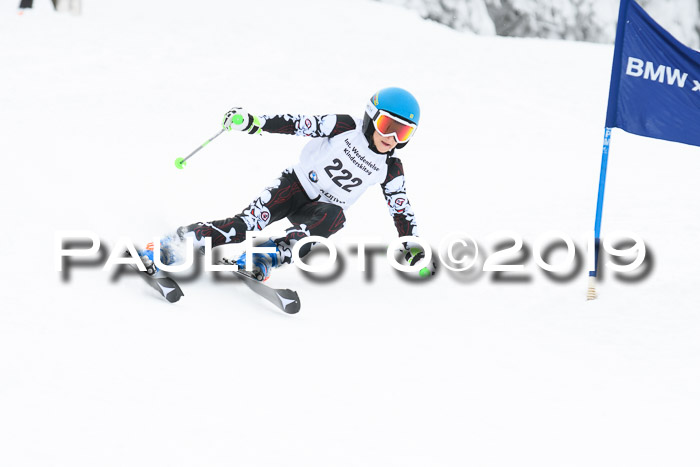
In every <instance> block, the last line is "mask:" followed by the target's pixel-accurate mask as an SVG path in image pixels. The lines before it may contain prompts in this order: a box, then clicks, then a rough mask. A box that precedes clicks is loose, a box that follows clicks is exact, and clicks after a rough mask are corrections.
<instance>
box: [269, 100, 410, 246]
mask: <svg viewBox="0 0 700 467" xmlns="http://www.w3.org/2000/svg"><path fill="white" fill-rule="evenodd" d="M259 118H260V123H261V124H262V130H263V131H264V132H267V133H282V134H288V135H298V136H310V137H312V138H314V139H313V140H312V141H310V142H309V143H308V144H307V145H306V146H305V147H304V148H303V149H302V151H301V156H300V158H299V162H298V163H297V164H296V165H295V166H294V167H293V169H294V172H295V173H296V175H297V178H298V179H299V181H300V182H301V184H302V186H303V187H304V190H305V191H306V194H307V195H308V196H309V198H311V199H319V200H323V201H324V202H327V203H332V204H335V205H337V206H340V207H342V208H343V209H347V208H348V207H350V206H351V205H352V204H353V203H354V202H355V201H357V199H358V198H359V197H360V196H361V195H362V194H363V193H364V192H365V191H366V190H367V188H369V187H370V186H372V185H375V184H377V183H380V184H381V187H382V191H383V192H384V198H385V199H386V202H387V204H388V206H389V211H390V213H391V215H392V217H393V219H394V225H395V226H396V230H397V231H398V233H399V236H406V235H414V236H417V235H418V232H417V226H416V221H415V215H414V213H413V208H412V207H411V204H410V203H409V201H408V197H407V196H406V187H405V181H404V172H403V165H402V164H401V161H400V160H399V159H398V158H397V157H394V156H393V151H391V152H389V153H386V154H380V153H377V152H375V151H374V150H372V149H371V148H370V145H369V142H368V141H367V138H365V135H364V134H363V133H362V121H361V120H358V119H355V118H353V117H351V116H350V115H334V114H331V115H314V116H306V115H289V114H285V115H262V116H260V117H259Z"/></svg>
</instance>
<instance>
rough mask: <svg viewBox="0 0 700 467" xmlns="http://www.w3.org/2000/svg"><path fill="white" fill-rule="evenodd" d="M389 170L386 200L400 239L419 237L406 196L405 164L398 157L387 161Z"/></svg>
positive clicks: (385, 188)
mask: <svg viewBox="0 0 700 467" xmlns="http://www.w3.org/2000/svg"><path fill="white" fill-rule="evenodd" d="M387 164H388V166H389V167H388V170H387V174H386V180H384V183H382V191H383V192H384V198H385V199H386V202H387V205H388V206H389V212H390V213H391V216H392V217H393V218H394V225H395V226H396V230H397V232H398V233H399V237H403V236H406V235H413V236H416V237H417V236H418V226H417V225H416V218H415V214H414V213H413V208H412V207H411V203H410V202H409V201H408V197H407V196H406V185H405V180H404V173H403V164H402V163H401V160H399V159H398V158H396V157H389V158H388V160H387Z"/></svg>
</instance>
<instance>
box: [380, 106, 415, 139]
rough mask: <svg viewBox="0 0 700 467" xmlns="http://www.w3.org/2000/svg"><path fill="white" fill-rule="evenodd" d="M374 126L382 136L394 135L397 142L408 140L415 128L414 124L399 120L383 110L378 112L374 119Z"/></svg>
mask: <svg viewBox="0 0 700 467" xmlns="http://www.w3.org/2000/svg"><path fill="white" fill-rule="evenodd" d="M374 127H375V128H376V129H377V131H378V132H379V134H381V135H382V136H391V135H394V136H395V137H396V141H398V142H399V143H405V142H406V141H408V140H409V139H410V138H411V136H413V132H414V131H415V130H416V126H415V125H413V124H409V123H404V122H400V121H398V120H396V119H395V118H394V117H392V116H391V115H388V114H385V113H383V112H380V113H379V116H378V117H377V119H376V120H375V121H374Z"/></svg>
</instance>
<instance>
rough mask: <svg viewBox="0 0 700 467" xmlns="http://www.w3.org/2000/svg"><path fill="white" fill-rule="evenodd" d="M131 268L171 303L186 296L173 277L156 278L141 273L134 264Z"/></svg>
mask: <svg viewBox="0 0 700 467" xmlns="http://www.w3.org/2000/svg"><path fill="white" fill-rule="evenodd" d="M129 266H131V267H132V268H133V269H134V270H136V272H138V275H139V277H141V278H142V279H143V280H144V281H146V283H147V284H148V285H150V286H151V287H153V288H154V289H156V290H157V291H158V292H159V293H160V294H161V295H162V296H163V298H164V299H166V300H167V301H169V302H170V303H175V302H177V301H178V300H180V298H182V297H183V296H184V295H185V294H184V292H183V291H182V289H181V288H180V286H179V285H177V282H175V280H174V279H173V278H172V277H154V276H151V275H150V274H148V273H147V272H143V271H139V268H137V267H136V266H134V265H133V264H130V265H129Z"/></svg>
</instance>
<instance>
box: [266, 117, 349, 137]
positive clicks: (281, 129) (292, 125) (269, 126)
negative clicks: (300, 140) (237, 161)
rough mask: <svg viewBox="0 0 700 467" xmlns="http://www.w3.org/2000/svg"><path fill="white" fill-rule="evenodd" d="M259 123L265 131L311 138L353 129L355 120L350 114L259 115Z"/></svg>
mask: <svg viewBox="0 0 700 467" xmlns="http://www.w3.org/2000/svg"><path fill="white" fill-rule="evenodd" d="M259 118H260V123H262V130H263V131H264V132H266V133H281V134H285V135H297V136H311V137H312V138H322V137H331V136H335V135H338V134H340V133H344V132H346V131H349V130H353V129H355V127H356V124H355V120H354V119H353V118H352V117H351V116H350V115H335V114H330V115H291V114H284V115H261V116H260V117H259Z"/></svg>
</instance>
